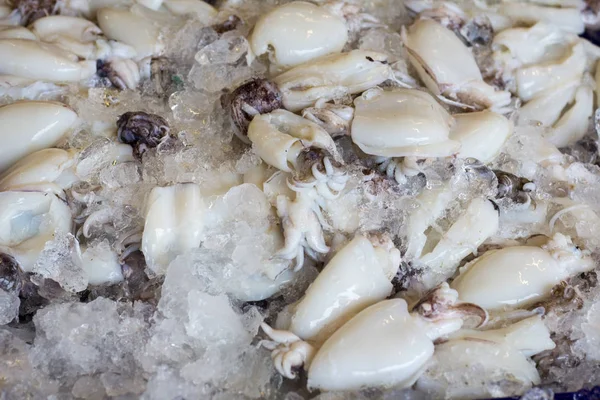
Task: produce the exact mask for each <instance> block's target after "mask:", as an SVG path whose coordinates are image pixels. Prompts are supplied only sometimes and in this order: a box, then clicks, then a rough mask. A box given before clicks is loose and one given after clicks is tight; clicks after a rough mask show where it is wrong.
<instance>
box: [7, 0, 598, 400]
mask: <svg viewBox="0 0 600 400" xmlns="http://www.w3.org/2000/svg"><path fill="white" fill-rule="evenodd" d="M359 3H360V2H350V1H314V2H305V1H291V2H285V3H284V4H281V5H278V6H276V7H274V8H273V9H271V10H270V11H269V12H267V13H265V14H264V15H262V16H260V18H258V20H257V21H255V23H254V24H253V25H251V26H248V23H247V21H243V19H242V18H240V17H238V16H237V14H236V2H234V1H223V2H221V4H217V5H216V6H215V7H213V5H210V4H208V3H206V2H203V1H200V0H138V1H137V2H134V1H130V0H110V1H105V0H102V1H100V0H82V1H75V0H58V1H51V0H43V1H34V0H15V1H14V2H7V3H6V4H5V5H2V6H0V94H2V96H4V97H3V99H7V98H8V99H13V101H4V104H5V105H3V106H2V107H0V122H1V123H0V136H1V137H2V138H3V139H4V140H3V146H1V147H0V205H1V206H0V252H1V257H0V273H1V274H2V276H0V289H2V290H3V291H4V292H6V294H7V295H8V296H9V297H10V298H11V299H13V300H12V301H13V302H14V304H16V306H15V307H16V308H15V318H19V316H20V317H21V318H23V317H24V316H26V315H30V314H32V313H35V311H36V310H37V309H39V307H42V306H43V305H44V304H47V303H48V302H49V301H52V299H53V297H52V296H63V297H64V296H75V295H76V294H77V293H80V292H82V291H84V290H89V289H90V288H95V287H110V288H111V290H112V291H113V292H111V293H112V295H113V296H117V297H118V298H120V299H123V298H125V299H128V300H135V301H156V299H154V298H153V296H154V295H155V293H156V291H155V290H154V289H155V288H156V287H157V286H158V287H159V286H160V284H161V278H162V277H164V275H165V274H166V272H167V271H168V268H169V264H170V263H171V262H172V261H174V260H175V259H176V258H177V257H178V256H181V255H183V254H185V253H186V252H189V251H191V250H193V249H197V248H199V247H200V246H202V243H203V240H204V239H205V236H204V232H205V229H206V225H207V224H209V223H211V221H214V220H215V218H216V219H218V218H226V217H227V216H223V215H215V214H218V213H219V212H221V211H219V210H217V209H216V208H214V207H212V206H211V204H213V203H214V201H215V200H214V199H215V198H218V197H219V196H221V197H222V196H223V195H224V194H225V193H227V191H228V190H230V189H231V188H233V187H236V186H237V185H240V184H241V185H254V186H255V187H256V188H258V189H259V191H260V196H262V198H264V200H265V202H266V203H268V204H269V205H270V211H269V218H268V223H267V225H266V226H265V231H264V232H261V234H264V235H265V236H268V237H269V240H270V241H271V242H272V243H273V244H274V246H275V247H276V248H275V249H274V251H273V254H271V255H270V257H269V258H268V260H265V263H264V270H262V271H253V272H251V273H249V272H246V271H240V276H238V277H236V280H235V282H237V283H235V284H234V283H232V285H231V287H230V288H229V289H228V290H229V292H228V294H229V295H230V296H232V297H233V298H235V299H237V300H241V301H245V302H258V301H263V300H266V301H269V299H272V298H276V297H277V296H278V294H279V293H280V292H281V291H282V290H285V288H286V287H287V286H289V285H291V284H293V282H294V279H295V278H296V276H297V275H298V274H300V273H301V272H302V269H303V268H304V267H305V266H306V265H308V264H310V265H312V266H315V265H316V266H317V267H318V269H319V271H320V272H319V274H318V276H317V277H316V279H315V280H314V281H313V282H312V284H311V285H310V286H309V287H308V289H307V290H306V292H305V293H304V295H303V296H302V297H301V298H300V299H299V300H298V301H296V302H294V303H292V304H287V305H285V307H282V308H281V310H280V311H279V313H278V314H277V315H268V316H267V318H266V320H265V322H264V323H263V324H262V325H261V328H262V329H261V332H260V333H259V335H258V336H257V338H256V341H257V344H258V345H260V346H262V347H263V348H264V351H270V352H271V355H272V360H273V365H274V368H275V369H276V371H277V372H278V373H279V374H281V375H282V376H283V377H285V378H287V379H292V380H293V379H297V380H301V382H305V384H306V385H307V387H308V389H309V390H321V391H351V390H361V389H368V388H390V387H395V388H408V387H416V388H417V389H419V390H422V391H425V392H426V393H429V395H430V396H432V397H436V398H437V397H451V398H455V397H456V398H478V397H482V396H484V397H485V396H491V395H495V393H491V392H490V389H489V388H490V387H491V383H494V382H500V381H505V380H509V381H516V382H519V386H518V388H519V389H518V390H519V391H521V392H522V391H523V390H525V389H527V388H529V387H532V386H534V385H536V384H539V383H540V374H539V372H538V370H537V369H536V364H535V362H533V361H532V356H535V355H537V354H540V353H542V352H545V351H549V350H552V349H554V348H555V346H556V345H555V343H554V341H553V340H552V339H551V332H550V331H549V329H548V328H547V327H546V325H545V324H544V318H545V315H546V314H547V313H549V312H553V307H554V306H555V302H553V296H554V295H555V294H556V292H557V288H563V289H564V288H565V287H570V286H569V285H570V280H571V279H572V278H574V277H576V276H582V274H584V275H585V274H589V273H593V272H592V271H593V270H594V269H595V268H596V263H595V262H594V260H593V254H594V252H596V251H597V250H598V249H597V248H594V246H593V244H594V243H595V242H594V239H595V238H593V237H592V236H593V235H592V234H591V233H590V232H589V231H585V230H583V229H580V230H578V229H576V228H573V225H572V224H571V225H569V224H566V223H565V222H564V221H565V219H564V217H571V218H575V219H576V220H585V221H588V222H589V221H592V223H593V221H597V222H600V216H599V215H597V214H596V213H595V211H594V210H593V209H592V208H590V207H589V205H586V204H583V203H579V202H578V201H577V199H576V198H574V197H573V196H570V192H571V191H574V190H575V189H576V188H577V187H581V186H582V185H586V184H588V183H589V182H594V181H596V178H597V175H598V172H597V171H596V172H595V171H594V170H593V169H590V168H585V167H584V166H585V165H592V164H595V163H596V158H597V154H598V145H597V142H596V140H597V133H596V132H595V129H594V122H595V115H594V110H595V108H596V107H598V105H599V103H598V96H599V95H598V93H599V90H600V65H598V66H597V64H598V62H597V61H598V59H600V48H599V47H597V46H596V45H594V44H593V43H591V42H589V41H588V40H586V39H583V38H582V37H580V36H579V35H581V34H583V33H584V31H585V30H586V29H594V28H595V27H596V25H598V24H599V23H600V22H599V21H600V19H599V18H598V14H597V11H598V10H596V9H594V7H593V5H590V4H586V3H585V2H583V1H579V0H572V1H568V2H552V1H542V0H539V1H538V0H531V1H511V0H506V1H502V2H496V3H494V4H493V5H486V4H485V3H484V2H476V3H473V4H472V5H468V4H461V5H460V6H459V5H457V4H454V3H451V2H445V1H437V0H406V1H405V4H404V7H405V8H406V12H407V13H408V14H409V15H410V23H408V24H406V25H403V26H402V27H401V29H400V30H399V31H398V33H399V34H400V37H401V42H402V43H401V45H402V47H401V48H399V49H397V50H398V51H399V52H400V51H401V52H403V54H404V55H405V58H404V59H403V60H400V61H395V62H390V61H389V60H388V58H389V56H388V55H387V54H384V53H380V52H377V51H371V50H364V49H357V48H356V46H352V43H353V41H354V40H355V39H354V38H356V37H360V35H361V33H362V32H363V31H364V30H366V29H371V28H373V27H379V26H383V24H382V23H381V22H380V21H379V20H378V19H377V18H375V17H373V16H372V15H369V14H368V13H366V12H365V11H364V10H362V9H361V6H360V4H359ZM183 17H186V18H195V19H197V20H199V21H200V22H201V23H202V25H204V26H208V27H212V29H214V30H215V32H216V33H217V34H219V35H226V34H228V32H232V31H236V29H245V30H244V31H243V32H244V35H245V36H244V37H245V39H244V40H246V42H247V50H246V51H247V53H246V57H245V60H244V62H247V63H249V64H250V63H256V62H258V63H262V64H263V65H265V66H266V68H265V70H264V71H265V72H264V74H262V75H260V76H256V77H254V78H252V79H250V80H248V81H246V82H244V83H242V84H241V85H239V86H237V87H233V88H231V90H229V91H227V92H226V93H223V95H222V97H221V99H220V104H219V106H220V107H221V110H222V112H223V113H226V115H227V121H226V124H228V126H229V127H231V128H232V129H233V130H234V132H235V137H233V142H235V145H236V146H240V147H242V148H243V151H248V152H252V154H254V155H255V156H257V157H258V158H260V160H261V162H260V164H259V165H257V166H256V167H254V168H252V169H251V170H249V171H248V172H247V173H246V174H244V176H242V177H238V178H237V179H233V180H228V178H227V177H222V182H220V183H219V184H220V190H218V191H211V190H208V189H207V188H205V187H203V186H202V185H201V184H200V183H195V182H173V183H172V184H170V185H165V186H156V187H154V188H152V190H150V191H149V193H148V195H147V196H146V197H145V199H144V204H143V205H140V207H139V210H137V213H138V214H139V215H136V216H132V217H131V219H130V220H131V221H130V222H131V224H130V225H129V226H119V227H115V226H113V225H111V221H112V219H113V217H114V215H112V213H114V209H107V208H104V207H103V205H104V204H107V203H109V202H110V201H111V199H110V198H108V197H105V196H103V195H102V191H101V190H98V188H97V187H94V184H93V182H92V183H91V182H90V181H89V179H88V178H89V177H90V176H91V175H93V174H94V173H95V172H97V171H98V170H100V169H102V168H103V167H105V166H103V165H96V164H94V161H89V160H88V159H86V155H87V154H86V151H89V149H87V150H86V149H85V148H84V149H78V148H75V147H72V146H65V145H64V143H66V142H67V139H68V137H69V136H70V135H71V134H72V132H73V131H74V130H76V129H77V127H78V125H80V124H81V121H80V118H79V117H78V115H77V113H76V112H75V111H73V109H71V108H70V107H68V106H67V105H65V104H63V103H61V102H58V101H50V100H47V99H53V100H55V99H60V96H68V95H69V93H74V91H78V92H82V91H86V90H89V89H91V88H98V87H103V88H110V90H123V91H127V90H132V91H134V90H138V89H139V88H140V87H141V86H143V85H146V86H147V87H151V88H152V90H155V91H156V93H158V94H159V95H165V92H167V94H168V91H169V90H170V89H169V87H171V86H172V85H175V84H176V83H177V82H175V79H173V78H174V75H173V72H172V71H171V70H170V65H169V60H168V59H166V58H165V57H164V29H163V28H164V26H165V25H168V24H169V22H170V21H172V20H173V19H174V18H183ZM240 26H242V27H244V28H240ZM14 100H18V101H14ZM168 119H169V117H168V116H166V115H156V114H152V113H147V112H142V111H139V110H129V111H128V112H126V113H124V114H122V115H120V116H119V118H118V119H117V120H115V121H114V124H112V125H111V126H109V127H102V129H104V130H106V131H108V132H109V135H108V136H107V139H106V140H105V141H104V142H102V143H101V145H102V148H103V151H104V153H105V155H106V157H105V159H106V160H109V162H110V163H112V165H117V164H123V165H131V166H132V168H137V166H139V165H140V164H141V163H142V162H143V161H144V159H145V157H147V155H148V154H152V153H153V152H156V151H157V149H159V148H161V147H169V148H171V149H175V151H177V149H179V148H182V147H183V146H184V145H183V144H182V143H181V140H180V138H179V137H178V135H177V132H174V131H173V129H172V128H171V127H170V124H169V122H168ZM516 126H519V127H521V129H526V128H527V127H531V128H532V129H531V134H530V135H529V136H527V135H525V136H520V137H518V138H515V136H514V135H515V127H516ZM533 128H535V130H534V129H533ZM540 132H541V133H540ZM511 140H512V141H517V142H518V143H521V147H522V148H524V149H526V151H525V150H523V152H521V153H520V154H510V153H506V148H507V143H509V142H510V141H511ZM511 148H513V149H514V148H518V146H517V145H515V144H514V143H513V144H512V147H511ZM95 150H97V149H95ZM510 157H512V158H510ZM509 158H510V159H509ZM507 160H508V161H507ZM503 166H505V167H506V168H502V167H503ZM509 167H510V168H509ZM433 170H436V171H438V172H439V174H438V175H439V176H438V179H433V178H432V177H431V173H430V172H431V171H433ZM440 171H441V172H440ZM444 173H445V174H446V175H444ZM457 177H461V179H463V178H464V179H463V180H462V181H461V182H465V179H466V182H468V183H469V185H472V186H475V185H478V184H483V185H484V186H485V188H487V189H485V190H481V191H479V192H477V191H476V190H469V191H468V193H469V194H468V195H465V193H467V191H466V189H465V187H463V186H461V184H460V183H459V182H458V181H457V180H456V179H457ZM540 177H543V178H544V179H545V180H543V181H539V180H540ZM215 179H217V180H218V179H221V178H220V177H217V178H215ZM548 182H552V183H553V185H554V186H553V187H552V188H553V190H555V192H556V193H555V195H554V196H547V195H545V194H546V193H548V191H546V189H544V190H545V191H544V192H542V191H540V188H539V186H540V185H545V184H547V183H548ZM408 192H410V195H413V196H414V198H412V199H411V201H409V202H407V203H406V208H405V210H404V212H405V214H406V217H405V218H404V220H403V224H402V227H401V228H400V229H399V230H398V229H396V230H390V229H380V230H376V231H373V230H368V229H363V227H362V226H361V224H360V223H359V220H360V218H361V216H359V211H360V210H361V206H362V205H363V204H361V203H360V201H359V198H360V196H357V195H356V194H357V193H361V194H364V195H365V198H367V199H371V200H372V201H374V202H375V201H376V200H377V198H378V196H379V195H380V194H381V193H386V194H387V195H390V193H391V194H394V193H396V194H397V196H398V197H400V196H402V195H407V193H408ZM473 193H476V194H475V195H473ZM409 197H410V196H409ZM124 212H125V211H124ZM399 212H400V211H399ZM121 220H124V219H123V218H121ZM125 220H127V218H125ZM524 226H526V227H527V229H526V230H523V229H522V228H523V227H524ZM524 231H526V232H527V234H523V233H522V232H524ZM99 232H101V233H102V235H100V234H99ZM532 232H533V233H532ZM97 237H101V238H102V240H95V238H97ZM57 240H62V241H63V242H64V244H65V245H66V246H68V247H69V248H70V249H71V250H72V252H71V258H72V259H71V260H70V262H72V263H73V265H76V266H80V267H81V271H80V273H79V275H78V277H79V279H77V280H75V281H61V280H60V279H59V278H60V277H57V281H58V285H56V286H57V287H56V288H55V290H54V291H53V293H51V294H50V295H49V294H48V290H44V291H40V290H39V288H41V287H42V286H44V285H46V286H47V285H48V284H49V280H50V278H49V277H50V276H52V274H51V271H49V268H51V266H48V265H47V264H45V263H43V262H40V261H39V259H40V256H41V255H44V254H46V255H47V253H48V252H49V251H52V249H51V247H49V243H51V242H53V241H57ZM244 274H246V275H244ZM114 292H118V294H114ZM563 292H564V290H563ZM102 293H104V295H106V293H107V292H102ZM561 293H562V292H561ZM19 302H20V304H21V306H19ZM24 306H26V307H24ZM2 322H4V323H9V322H11V320H9V321H2ZM473 368H482V369H483V370H484V371H485V372H486V374H487V375H486V377H487V378H486V380H483V381H464V382H462V383H461V384H458V383H457V382H459V381H460V379H459V378H460V376H461V374H462V373H463V372H464V371H470V370H471V369H473ZM502 394H504V393H502ZM508 394H520V392H519V393H508Z"/></svg>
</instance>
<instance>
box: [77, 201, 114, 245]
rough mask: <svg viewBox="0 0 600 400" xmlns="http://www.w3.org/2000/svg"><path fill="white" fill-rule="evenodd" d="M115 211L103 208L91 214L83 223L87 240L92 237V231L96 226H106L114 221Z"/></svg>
mask: <svg viewBox="0 0 600 400" xmlns="http://www.w3.org/2000/svg"><path fill="white" fill-rule="evenodd" d="M112 214H113V211H112V210H111V209H110V208H103V209H101V210H98V211H96V212H93V213H91V214H90V215H89V216H88V217H87V219H86V220H85V222H84V223H83V227H82V233H83V236H85V237H86V238H90V237H91V236H92V234H91V232H90V230H91V229H92V227H93V226H95V225H105V224H107V223H109V222H111V221H112Z"/></svg>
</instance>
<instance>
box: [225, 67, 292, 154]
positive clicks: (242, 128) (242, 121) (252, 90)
mask: <svg viewBox="0 0 600 400" xmlns="http://www.w3.org/2000/svg"><path fill="white" fill-rule="evenodd" d="M222 105H223V107H224V108H228V111H229V115H230V116H231V120H232V122H233V125H234V126H235V130H236V135H237V136H238V137H239V138H240V139H241V140H242V141H243V142H246V143H249V141H248V138H247V137H246V135H247V132H248V126H249V125H250V122H252V119H253V118H254V117H255V116H256V115H259V114H267V113H270V112H271V111H274V110H277V109H278V108H282V107H283V100H282V95H281V92H280V91H279V88H278V87H277V85H276V84H274V83H273V82H270V81H268V80H266V79H253V80H251V81H249V82H246V83H244V84H243V85H242V86H240V87H238V88H237V89H235V90H234V91H233V93H231V94H230V95H228V96H225V97H224V98H223V99H222Z"/></svg>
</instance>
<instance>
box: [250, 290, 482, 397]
mask: <svg viewBox="0 0 600 400" xmlns="http://www.w3.org/2000/svg"><path fill="white" fill-rule="evenodd" d="M431 310H436V311H435V312H433V313H432V312H431ZM472 316H475V317H477V318H478V323H479V324H480V323H483V322H484V321H485V318H487V317H486V314H485V311H483V310H481V309H480V308H478V307H475V306H473V305H469V304H458V303H456V292H455V291H453V290H452V289H450V288H448V286H447V285H442V286H441V287H440V288H438V289H436V290H435V291H433V292H432V293H431V294H430V295H429V296H428V297H427V298H425V299H423V300H422V301H421V302H420V303H419V304H418V305H417V307H416V309H415V311H414V312H412V313H409V311H408V307H407V303H406V301H404V300H403V299H392V300H384V301H381V302H379V303H377V304H375V305H372V306H370V307H368V308H365V309H364V310H362V311H361V312H359V313H358V314H357V315H356V316H354V317H353V318H352V319H350V320H349V321H348V322H346V323H345V324H344V325H342V326H341V327H340V328H339V329H338V330H336V331H335V333H333V334H332V335H331V336H330V337H329V338H328V339H327V340H326V341H325V342H324V343H323V345H322V346H320V347H319V348H318V349H315V348H314V347H313V346H311V345H310V344H309V343H307V342H305V341H303V340H301V339H300V338H299V337H298V336H296V335H295V334H293V333H291V332H287V331H279V330H273V329H272V328H270V327H269V326H268V325H266V324H263V325H262V328H263V330H264V331H265V333H266V334H267V335H268V336H269V337H270V338H271V339H272V340H271V341H264V342H263V346H265V347H267V348H270V349H272V357H273V361H274V363H275V367H276V368H277V370H278V372H279V373H281V374H282V375H284V376H286V377H288V378H290V379H293V378H295V376H296V374H295V373H294V372H293V371H292V368H298V367H300V366H302V365H304V368H305V369H306V370H307V371H308V386H309V387H310V388H313V389H321V390H344V391H346V390H356V389H360V388H364V387H386V386H392V385H393V386H399V387H408V386H411V385H412V384H413V383H414V382H415V381H416V380H417V379H418V377H419V375H420V374H421V373H422V372H423V370H424V367H425V365H426V364H427V362H428V361H429V359H430V358H431V356H432V355H433V352H434V346H433V341H435V340H436V339H437V338H439V337H441V336H444V335H448V334H450V333H452V332H454V331H456V330H458V329H460V327H461V326H462V324H463V318H467V317H472ZM481 318H483V319H481ZM365 338H368V339H367V340H365Z"/></svg>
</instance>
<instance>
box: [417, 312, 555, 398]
mask: <svg viewBox="0 0 600 400" xmlns="http://www.w3.org/2000/svg"><path fill="white" fill-rule="evenodd" d="M554 347H555V344H554V342H553V341H552V340H551V339H550V332H548V328H546V326H544V323H543V322H542V319H541V318H540V317H539V316H534V317H530V318H528V319H525V320H523V321H520V322H517V323H515V324H513V325H510V326H508V327H506V328H502V329H494V330H485V331H474V330H467V329H465V330H460V331H458V332H456V333H454V334H452V335H451V337H450V339H449V340H448V341H445V342H444V343H442V344H440V345H438V346H437V347H436V350H435V355H434V357H433V360H432V363H431V364H430V365H429V366H428V368H427V371H426V372H425V373H424V374H423V375H422V376H421V378H419V380H418V381H417V387H418V388H419V389H421V390H423V391H425V392H426V393H428V394H429V395H430V396H432V397H434V398H445V397H446V396H451V397H455V396H460V397H461V398H464V399H478V398H484V397H489V396H496V395H502V396H512V395H514V394H518V393H520V391H522V390H523V389H524V388H530V387H531V386H532V385H537V384H539V383H540V382H541V379H540V376H539V374H538V372H537V370H536V369H535V365H534V364H533V363H532V362H531V361H530V360H529V357H531V356H533V355H535V354H538V353H540V352H542V351H544V350H551V349H553V348H554ZM476 368H480V370H477V369H476ZM463 377H468V379H469V380H468V381H464V383H462V384H459V385H456V384H455V382H457V381H459V380H460V379H461V378H463ZM506 378H509V379H511V380H513V381H514V382H517V383H518V385H516V388H512V390H515V389H516V390H515V391H514V392H503V393H496V392H495V391H492V390H491V387H492V386H493V385H494V383H495V382H499V381H502V380H503V379H506ZM508 390H511V389H510V388H509V389H508Z"/></svg>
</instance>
